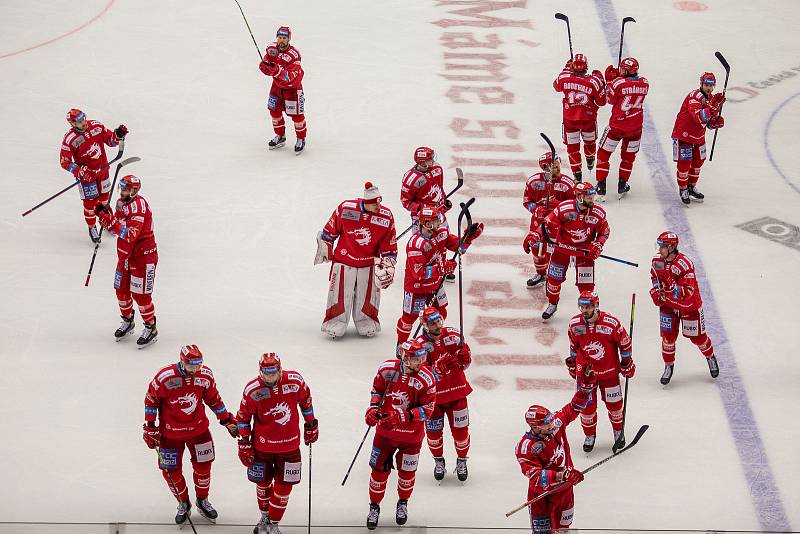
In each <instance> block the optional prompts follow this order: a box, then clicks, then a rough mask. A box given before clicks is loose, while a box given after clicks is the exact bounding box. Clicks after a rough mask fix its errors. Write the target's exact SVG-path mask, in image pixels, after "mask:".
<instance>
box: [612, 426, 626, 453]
mask: <svg viewBox="0 0 800 534" xmlns="http://www.w3.org/2000/svg"><path fill="white" fill-rule="evenodd" d="M614 445H615V446H616V447H617V450H619V449H621V448H623V447H625V431H624V430H615V431H614Z"/></svg>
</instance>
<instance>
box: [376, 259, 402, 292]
mask: <svg viewBox="0 0 800 534" xmlns="http://www.w3.org/2000/svg"><path fill="white" fill-rule="evenodd" d="M396 263H397V258H396V257H394V256H384V257H382V258H381V261H380V262H379V263H378V264H377V265H376V266H375V284H376V285H377V286H378V287H379V288H381V289H387V288H388V287H389V286H390V285H392V282H393V281H394V266H395V264H396Z"/></svg>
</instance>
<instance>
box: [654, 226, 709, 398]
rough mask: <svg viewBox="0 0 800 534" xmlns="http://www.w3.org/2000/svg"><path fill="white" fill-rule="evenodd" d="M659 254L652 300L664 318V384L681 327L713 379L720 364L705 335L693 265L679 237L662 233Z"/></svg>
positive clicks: (701, 301)
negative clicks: (682, 250)
mask: <svg viewBox="0 0 800 534" xmlns="http://www.w3.org/2000/svg"><path fill="white" fill-rule="evenodd" d="M656 247H657V249H658V254H657V255H656V256H655V257H654V258H653V264H652V268H651V270H650V279H651V281H652V282H653V288H652V289H651V290H650V297H651V298H652V299H653V304H655V305H656V306H658V310H659V315H660V317H661V357H662V358H663V359H664V374H663V375H661V383H662V384H664V385H667V384H669V381H670V380H671V379H672V373H673V371H674V367H675V341H676V340H677V339H678V328H679V327H682V329H683V335H684V337H688V338H689V341H691V342H692V343H694V344H695V345H697V348H698V349H700V352H701V353H702V354H703V356H705V357H706V363H708V370H709V372H710V373H711V377H712V378H717V376H718V375H719V364H718V363H717V357H716V356H714V345H713V344H712V343H711V338H709V337H708V334H707V333H706V321H705V318H704V317H703V299H702V297H701V296H700V288H699V287H698V285H697V276H696V274H695V272H694V263H692V260H690V259H689V258H687V257H686V255H685V254H683V253H681V252H678V234H676V233H674V232H669V231H667V232H662V233H661V234H660V235H659V236H658V239H657V240H656Z"/></svg>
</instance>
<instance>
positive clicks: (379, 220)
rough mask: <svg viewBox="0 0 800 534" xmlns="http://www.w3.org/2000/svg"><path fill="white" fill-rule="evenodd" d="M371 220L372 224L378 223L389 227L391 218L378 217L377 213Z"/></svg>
mask: <svg viewBox="0 0 800 534" xmlns="http://www.w3.org/2000/svg"><path fill="white" fill-rule="evenodd" d="M369 222H371V223H372V224H377V225H378V226H383V227H384V228H389V219H385V218H383V217H378V216H377V215H373V216H372V217H370V218H369Z"/></svg>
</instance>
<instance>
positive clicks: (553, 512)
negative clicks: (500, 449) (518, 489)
mask: <svg viewBox="0 0 800 534" xmlns="http://www.w3.org/2000/svg"><path fill="white" fill-rule="evenodd" d="M590 401H591V393H590V390H583V389H581V390H578V391H576V392H575V395H573V397H572V401H570V403H569V404H567V405H566V406H564V407H563V408H561V409H560V410H559V411H557V412H554V413H553V412H551V411H550V410H548V409H547V408H545V407H544V406H539V405H538V404H534V405H532V406H530V407H529V408H528V411H527V412H525V422H526V423H528V426H529V427H530V430H529V431H528V432H525V435H524V436H522V439H521V440H520V442H519V444H517V449H516V455H517V461H518V462H519V466H520V469H521V470H522V474H523V475H525V477H526V478H528V500H531V499H533V498H535V497H536V496H537V495H541V494H542V493H544V492H546V491H550V490H553V489H554V488H557V487H563V489H561V490H559V491H555V492H554V493H551V494H550V495H548V496H547V497H544V498H542V499H539V500H538V501H536V502H535V503H532V504H531V505H530V506H529V507H528V511H529V513H530V518H531V528H532V529H533V532H534V533H535V534H551V532H553V531H555V530H557V529H560V528H569V526H570V525H571V524H572V516H573V512H574V503H575V498H574V495H573V491H572V486H574V485H576V484H578V483H580V482H581V481H582V480H583V473H581V472H580V471H578V470H577V469H575V467H574V466H573V464H572V455H571V454H570V451H569V441H568V440H567V425H569V424H570V423H571V422H572V421H574V420H575V419H576V418H577V417H578V414H579V413H580V412H581V410H583V409H585V408H586V406H587V404H588V403H589V402H590Z"/></svg>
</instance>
